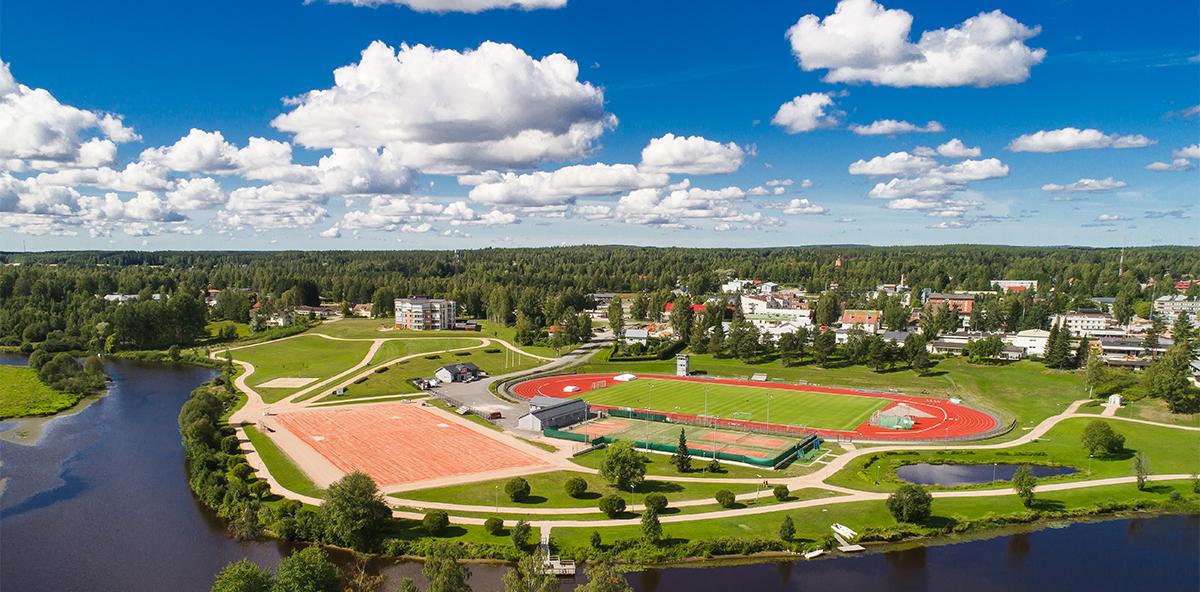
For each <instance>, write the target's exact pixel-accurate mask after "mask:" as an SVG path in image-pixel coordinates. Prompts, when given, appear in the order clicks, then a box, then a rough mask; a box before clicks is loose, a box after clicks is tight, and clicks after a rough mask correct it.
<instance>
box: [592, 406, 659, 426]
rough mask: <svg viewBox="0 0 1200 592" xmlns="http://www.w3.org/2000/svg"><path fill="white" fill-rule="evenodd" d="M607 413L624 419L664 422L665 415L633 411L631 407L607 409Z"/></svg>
mask: <svg viewBox="0 0 1200 592" xmlns="http://www.w3.org/2000/svg"><path fill="white" fill-rule="evenodd" d="M607 413H608V414H609V415H611V416H613V417H624V418H626V419H640V420H642V421H657V422H660V423H666V421H667V416H665V415H661V414H659V413H651V412H649V411H634V410H632V409H609V410H608V411H607Z"/></svg>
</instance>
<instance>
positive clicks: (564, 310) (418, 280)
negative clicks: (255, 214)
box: [0, 245, 1200, 351]
mask: <svg viewBox="0 0 1200 592" xmlns="http://www.w3.org/2000/svg"><path fill="white" fill-rule="evenodd" d="M838 261H841V264H840V265H839V264H838ZM0 263H3V264H5V266H4V267H2V268H0V345H6V346H20V347H23V348H25V349H26V351H32V349H33V347H34V345H33V344H40V347H41V349H46V350H47V351H70V350H79V351H102V350H104V349H106V348H109V349H113V348H115V349H147V348H162V347H165V346H167V345H181V346H185V345H189V344H191V343H194V342H195V341H196V340H197V339H199V338H200V337H202V336H203V322H202V321H203V320H204V319H205V318H206V317H207V318H210V319H229V320H234V321H239V322H246V321H248V320H250V319H249V317H250V312H249V311H250V310H251V307H252V306H253V305H254V304H255V301H256V300H257V301H259V302H260V303H261V304H262V306H261V307H260V310H261V311H263V312H265V313H269V312H271V311H274V310H279V309H282V308H286V307H288V306H294V305H298V304H306V305H314V304H317V303H319V302H320V300H321V299H322V298H324V299H326V300H330V301H335V302H352V303H369V302H370V303H374V304H375V314H376V315H377V316H380V317H387V316H390V315H391V314H392V300H393V299H394V298H396V297H403V296H410V295H426V296H437V297H448V298H452V299H454V300H456V301H457V302H458V303H459V310H460V311H461V312H462V314H464V315H467V316H473V317H477V318H485V317H486V318H489V319H492V320H493V321H494V322H498V323H503V324H506V325H517V324H519V325H521V326H522V328H524V329H525V330H523V331H522V333H521V340H522V341H525V342H530V339H532V340H533V341H537V340H538V339H548V337H543V335H542V334H541V333H540V330H541V329H542V328H544V327H546V326H549V325H554V324H567V325H569V322H567V321H570V320H571V316H572V315H577V314H578V313H579V312H580V311H582V310H584V309H585V308H588V307H589V305H590V304H591V303H590V301H589V300H588V298H587V295H588V294H591V293H595V292H622V293H628V292H638V293H645V296H644V298H639V299H638V301H637V302H635V306H637V307H639V308H641V309H642V310H645V311H647V314H651V315H657V314H661V311H662V309H663V306H664V305H665V304H666V302H668V301H670V300H672V299H674V298H675V297H676V296H675V295H674V294H672V291H673V290H676V289H679V290H682V291H685V292H686V293H687V294H691V295H696V296H698V295H702V294H708V293H712V292H714V291H716V290H717V288H718V287H719V283H720V281H721V280H722V279H723V278H725V277H727V276H737V277H744V278H760V279H768V280H771V281H775V282H780V283H784V284H788V285H794V286H798V287H801V288H804V289H807V290H810V291H819V290H825V289H827V288H830V287H831V286H833V285H835V284H836V286H837V288H836V290H834V291H833V292H832V293H833V294H835V295H836V297H837V298H838V300H839V302H841V303H842V304H843V306H847V305H848V306H857V305H860V304H861V305H864V306H865V305H866V304H868V302H867V298H868V296H867V294H868V292H869V291H871V290H872V289H873V288H874V287H875V286H876V285H877V284H879V283H896V282H898V281H900V279H901V278H902V277H903V278H904V279H905V280H906V282H907V284H908V285H909V286H911V287H912V288H913V289H914V292H916V293H919V291H920V290H922V289H930V290H955V289H963V290H987V289H989V282H990V280H991V279H999V278H1007V279H1032V280H1038V281H1039V286H1038V292H1037V295H1038V296H1041V297H1046V298H1047V299H1042V298H1039V300H1037V301H1034V300H1033V299H1032V298H1029V299H1028V300H1024V299H1022V298H1020V297H1018V298H1015V299H1011V298H1003V299H1001V298H997V301H996V304H995V305H994V306H993V305H991V304H989V303H988V302H984V303H981V309H982V312H981V313H979V315H978V316H979V319H978V320H979V322H980V326H981V327H989V326H1000V325H1002V324H1003V325H1006V326H1008V327H1010V328H1012V327H1014V326H1016V327H1021V326H1033V325H1036V324H1039V323H1040V322H1041V323H1043V324H1044V322H1043V321H1042V319H1044V318H1045V316H1046V315H1048V314H1052V313H1053V312H1057V311H1060V310H1065V309H1066V308H1067V307H1068V306H1070V305H1071V303H1073V302H1083V301H1084V300H1085V299H1087V298H1090V297H1093V296H1111V297H1117V298H1118V306H1117V308H1118V309H1119V312H1118V315H1119V316H1121V315H1122V314H1124V313H1125V312H1126V311H1128V314H1132V313H1133V312H1134V307H1135V305H1140V306H1142V307H1148V306H1149V304H1148V302H1149V300H1150V299H1152V298H1153V297H1155V296H1158V295H1161V294H1166V293H1171V292H1173V291H1174V288H1173V286H1172V281H1171V280H1173V279H1174V278H1179V277H1183V278H1194V277H1200V249H1197V248H1195V247H1146V248H1135V249H1126V250H1125V253H1124V264H1123V265H1124V273H1123V275H1121V276H1120V277H1118V270H1119V269H1120V268H1121V265H1122V263H1121V251H1120V250H1118V249H1085V248H1068V247H1063V248H1048V247H995V246H973V245H947V246H928V247H924V246H916V247H887V248H882V247H861V246H829V247H803V248H771V249H685V248H649V247H619V246H576V247H553V248H538V249H482V250H474V251H397V252H346V251H318V252H291V251H290V252H277V253H261V252H161V253H150V252H91V251H87V252H48V253H33V254H23V253H6V254H0ZM1150 280H1154V282H1155V283H1154V284H1153V285H1152V286H1150V287H1149V288H1148V289H1145V290H1143V289H1142V288H1141V284H1143V283H1146V282H1148V281H1150ZM1051 288H1054V289H1055V291H1054V292H1051ZM206 289H217V290H224V291H225V292H223V293H222V295H221V296H220V297H219V298H218V302H217V306H215V307H213V310H211V311H209V310H207V308H208V307H206V306H205V305H204V303H203V301H202V299H201V296H200V295H201V293H202V290H206ZM109 293H121V294H137V295H139V297H138V299H137V300H136V301H130V302H126V303H125V304H117V303H116V302H108V301H105V300H104V299H103V298H102V296H103V295H105V294H109ZM154 294H160V295H161V296H160V298H161V299H160V300H154V297H153V295H154ZM1027 296H1032V295H1027ZM118 311H120V314H118ZM202 311H203V313H204V314H201V312H202ZM885 312H886V311H885ZM635 316H637V315H635ZM893 318H894V317H893ZM973 320H974V319H973ZM530 327H535V328H537V329H538V331H537V332H534V331H533V330H531V329H528V328H530ZM535 333H536V334H535Z"/></svg>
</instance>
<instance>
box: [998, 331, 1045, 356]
mask: <svg viewBox="0 0 1200 592" xmlns="http://www.w3.org/2000/svg"><path fill="white" fill-rule="evenodd" d="M1049 340H1050V332H1049V331H1046V330H1044V329H1026V330H1024V331H1018V332H1017V333H1016V334H1015V335H1009V336H1007V337H1005V339H1004V341H1005V343H1008V344H1009V345H1011V346H1013V347H1021V348H1025V353H1026V355H1030V356H1038V357H1041V356H1045V355H1046V342H1047V341H1049Z"/></svg>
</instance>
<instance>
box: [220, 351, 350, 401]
mask: <svg viewBox="0 0 1200 592" xmlns="http://www.w3.org/2000/svg"><path fill="white" fill-rule="evenodd" d="M370 347H371V343H370V342H369V341H332V340H329V339H325V338H323V337H315V336H312V335H300V336H298V337H293V338H291V339H283V340H280V341H271V342H267V343H264V344H262V345H256V346H254V347H248V348H245V349H237V350H233V351H232V352H230V353H232V354H233V358H234V359H235V360H242V361H245V362H249V363H251V364H253V365H254V374H251V375H250V378H249V379H247V383H248V384H249V385H250V386H251V387H257V386H258V385H260V384H262V383H264V382H267V381H268V380H273V379H276V378H281V377H293V378H317V379H320V380H324V379H326V378H329V377H330V376H334V375H336V374H338V373H339V372H343V371H345V370H348V369H350V368H351V367H353V366H354V365H355V364H357V363H359V362H360V361H362V359H363V356H365V355H366V354H367V350H369V349H370ZM314 384H315V383H314ZM256 390H258V392H259V394H261V395H262V397H263V400H265V401H266V402H268V403H274V402H276V401H279V400H280V399H283V398H285V397H287V396H289V395H291V394H293V393H295V392H296V391H298V390H300V389H299V388H264V389H256Z"/></svg>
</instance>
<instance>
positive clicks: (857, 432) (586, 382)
mask: <svg viewBox="0 0 1200 592" xmlns="http://www.w3.org/2000/svg"><path fill="white" fill-rule="evenodd" d="M614 376H616V374H575V375H567V376H550V377H546V378H535V379H533V380H529V381H526V382H522V383H520V384H517V385H516V386H514V387H513V389H512V390H513V392H515V393H516V394H518V395H520V396H522V397H524V398H526V399H530V398H533V397H534V396H537V395H542V396H546V397H559V398H570V397H578V396H579V395H582V394H583V393H586V392H588V391H590V390H592V384H593V383H595V382H597V381H608V384H612V382H611V381H612V378H613V377H614ZM638 376H639V377H646V378H654V379H656V380H686V381H691V382H704V383H715V384H729V385H736V386H748V387H757V388H773V389H784V390H794V391H804V392H810V393H829V394H834V395H846V396H852V397H874V398H877V399H887V400H889V401H892V403H893V404H892V405H889V406H888V407H886V408H885V409H891V408H892V407H894V406H895V404H896V403H907V404H908V405H909V406H911V407H913V408H914V409H917V410H920V411H924V412H925V413H928V414H930V415H932V416H933V417H932V418H913V419H914V421H915V425H914V427H913V429H911V430H888V429H884V428H880V427H877V426H872V425H870V424H869V423H868V422H865V421H864V422H863V423H862V425H859V426H858V427H857V428H855V429H853V430H850V431H844V430H824V429H819V428H809V427H804V428H801V427H797V426H787V425H781V424H768V423H765V422H760V421H741V420H735V419H716V420H714V421H713V423H715V424H716V425H718V426H721V427H729V428H734V429H739V428H741V429H746V428H755V429H765V430H769V431H773V432H778V433H794V434H811V433H816V434H819V435H821V436H825V437H833V438H848V439H857V440H892V441H904V440H919V441H929V440H946V439H963V438H970V437H973V436H979V435H981V434H984V433H986V432H987V431H989V430H991V429H994V428H996V427H998V426H997V423H996V419H995V418H994V417H992V416H991V415H988V414H987V413H984V412H982V411H979V410H977V409H972V408H970V407H967V406H965V405H955V404H954V403H951V402H950V401H948V400H946V399H938V398H933V397H914V396H911V395H901V394H895V393H874V392H870V391H860V390H855V389H847V388H835V387H825V386H816V385H795V384H781V383H773V382H769V383H762V382H751V381H749V380H733V379H728V378H696V377H682V376H664V375H659V374H639V375H638ZM568 386H577V387H579V390H578V391H576V392H573V393H568V392H566V391H564V390H563V389H565V388H566V387H568ZM592 408H593V409H598V410H605V409H611V408H612V407H611V406H607V405H592ZM654 413H659V414H662V415H666V416H667V417H668V418H670V419H672V420H675V419H681V420H686V421H694V420H696V419H697V417H696V416H695V415H689V414H676V413H667V412H662V411H657V410H655V411H654Z"/></svg>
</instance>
